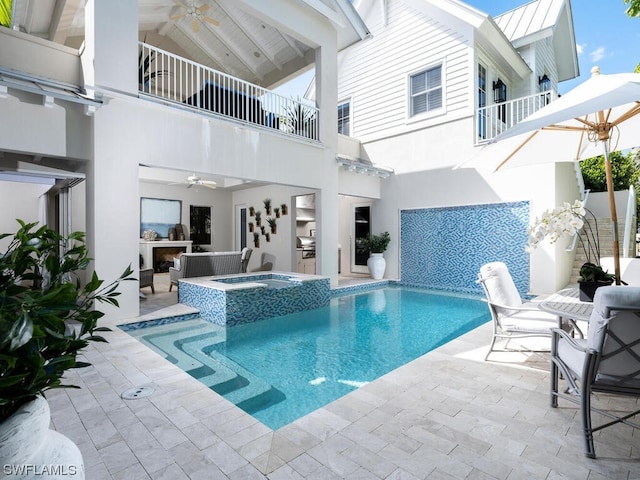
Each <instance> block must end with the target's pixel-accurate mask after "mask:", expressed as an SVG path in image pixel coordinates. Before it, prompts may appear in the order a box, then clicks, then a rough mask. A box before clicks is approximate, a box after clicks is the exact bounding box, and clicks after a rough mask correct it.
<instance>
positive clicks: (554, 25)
mask: <svg viewBox="0 0 640 480" xmlns="http://www.w3.org/2000/svg"><path fill="white" fill-rule="evenodd" d="M494 21H495V23H496V24H497V25H498V27H500V29H501V30H502V31H503V32H504V34H505V36H506V37H507V38H508V39H509V41H510V42H511V43H512V44H513V46H514V47H515V48H520V47H522V46H524V45H529V44H532V43H534V42H535V41H538V40H542V39H544V38H548V37H552V40H553V49H554V53H555V57H556V64H557V66H558V81H563V80H569V79H571V78H575V77H577V76H578V75H579V68H578V53H577V51H576V41H575V32H574V28H573V16H572V13H571V2H570V0H536V1H533V2H530V3H527V4H526V5H522V6H520V7H518V8H515V9H513V10H510V11H508V12H506V13H503V14H502V15H498V16H497V17H495V18H494Z"/></svg>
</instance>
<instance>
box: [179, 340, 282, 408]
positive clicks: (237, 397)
mask: <svg viewBox="0 0 640 480" xmlns="http://www.w3.org/2000/svg"><path fill="white" fill-rule="evenodd" d="M215 343H217V342H211V341H210V339H206V338H193V339H192V340H191V341H185V342H183V344H182V348H183V349H184V351H185V352H186V353H188V354H189V355H190V356H192V357H193V358H195V359H196V360H198V361H199V362H201V363H203V364H205V365H207V366H209V367H211V368H212V369H213V370H214V371H215V372H216V373H215V374H214V375H211V376H208V377H206V378H198V380H199V381H200V382H202V383H204V384H205V385H207V386H208V387H209V388H211V389H212V390H213V391H215V392H216V393H219V394H220V395H222V396H223V397H224V398H226V399H227V400H229V401H230V402H231V403H233V404H235V405H238V406H241V404H243V403H244V402H253V403H256V404H260V403H264V398H267V397H269V398H272V399H274V398H280V400H278V401H281V400H283V399H284V395H283V394H282V393H280V395H278V393H279V391H278V390H277V389H275V388H273V386H272V385H271V384H269V383H267V382H265V381H264V380H262V379H261V378H260V377H257V376H255V375H254V374H253V373H251V372H249V371H248V370H245V369H244V368H242V367H241V366H240V365H238V364H237V363H235V362H234V361H232V360H230V359H228V358H227V357H225V356H224V355H222V354H220V353H219V352H217V351H216V350H215V348H214V347H213V346H214V345H215ZM260 399H263V400H260ZM271 403H273V400H271ZM276 403H277V402H276ZM241 408H242V407H241Z"/></svg>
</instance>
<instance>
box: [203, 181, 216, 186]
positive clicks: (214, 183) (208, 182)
mask: <svg viewBox="0 0 640 480" xmlns="http://www.w3.org/2000/svg"><path fill="white" fill-rule="evenodd" d="M200 183H207V184H209V185H217V183H216V182H214V181H213V180H200Z"/></svg>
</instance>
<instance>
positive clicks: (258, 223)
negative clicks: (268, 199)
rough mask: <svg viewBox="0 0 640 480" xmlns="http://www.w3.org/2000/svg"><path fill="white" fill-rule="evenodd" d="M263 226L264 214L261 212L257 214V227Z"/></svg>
mask: <svg viewBox="0 0 640 480" xmlns="http://www.w3.org/2000/svg"><path fill="white" fill-rule="evenodd" d="M260 226H262V213H261V212H260V210H258V211H257V212H256V227H260Z"/></svg>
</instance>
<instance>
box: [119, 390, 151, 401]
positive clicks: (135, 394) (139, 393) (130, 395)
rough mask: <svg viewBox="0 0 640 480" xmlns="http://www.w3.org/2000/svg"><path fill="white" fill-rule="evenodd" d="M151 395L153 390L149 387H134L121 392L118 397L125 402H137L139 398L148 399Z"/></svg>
mask: <svg viewBox="0 0 640 480" xmlns="http://www.w3.org/2000/svg"><path fill="white" fill-rule="evenodd" d="M152 393H153V388H151V387H136V388H130V389H129V390H126V391H124V392H122V394H121V395H120V396H121V397H122V398H123V399H125V400H137V399H139V398H145V397H148V396H149V395H151V394H152Z"/></svg>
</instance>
